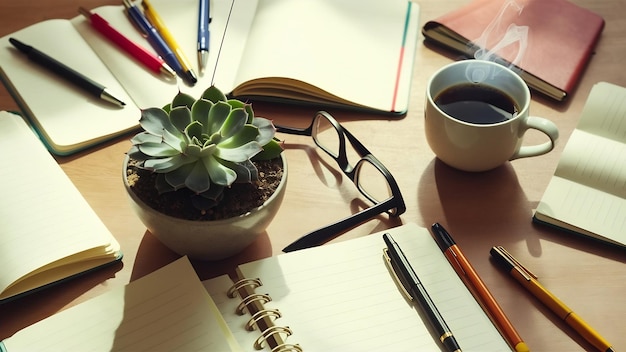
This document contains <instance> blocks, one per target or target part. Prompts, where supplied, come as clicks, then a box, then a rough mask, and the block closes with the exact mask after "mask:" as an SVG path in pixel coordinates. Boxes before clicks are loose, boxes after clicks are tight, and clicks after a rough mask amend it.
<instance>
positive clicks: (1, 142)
mask: <svg viewBox="0 0 626 352" xmlns="http://www.w3.org/2000/svg"><path fill="white" fill-rule="evenodd" d="M0 131H2V138H0V148H1V149H2V150H4V152H3V153H2V156H1V157H0V159H1V160H2V161H3V164H4V165H5V166H6V167H3V168H0V180H2V182H0V194H2V201H0V219H2V221H1V222H0V234H2V236H0V268H2V270H0V292H1V291H3V290H4V289H5V288H6V287H7V286H8V285H9V284H10V283H12V282H14V281H15V280H17V279H18V278H20V277H22V276H24V275H26V274H28V273H30V272H32V271H33V270H35V269H38V268H40V267H42V266H44V265H46V264H49V263H52V262H55V261H58V260H61V259H63V258H65V257H68V256H71V255H73V254H76V253H79V252H83V251H86V250H90V249H93V248H101V253H102V254H107V253H108V254H109V255H111V254H112V253H114V252H116V251H119V249H120V247H119V244H118V243H117V241H116V240H115V239H114V238H113V236H112V235H111V233H110V232H109V231H108V229H107V228H106V227H105V225H104V224H103V223H102V221H101V220H100V219H99V218H98V216H97V215H96V213H95V212H94V211H93V209H92V208H91V207H90V206H89V204H88V203H87V201H86V200H85V199H84V198H83V197H82V195H81V194H80V192H79V191H78V189H76V187H75V186H74V184H73V183H72V182H71V181H70V179H69V178H68V177H67V175H65V173H64V172H63V170H62V169H61V167H60V166H59V165H58V164H57V163H56V161H55V160H54V159H53V158H52V156H51V155H50V154H49V153H48V151H47V150H46V149H45V148H44V146H43V145H42V144H41V142H40V141H39V139H38V138H37V136H36V135H35V134H34V133H33V132H32V131H31V130H30V128H29V127H28V126H27V125H26V123H25V122H24V121H23V120H22V118H21V117H20V116H17V115H15V114H11V113H7V112H0ZM112 259H113V257H112V256H109V257H108V259H107V260H105V261H104V262H108V261H111V260H112ZM104 262H103V263H104ZM85 269H86V268H85ZM79 271H82V270H79ZM75 273H76V272H75ZM64 277H65V274H63V273H62V274H61V276H60V277H58V278H57V279H61V278H64Z"/></svg>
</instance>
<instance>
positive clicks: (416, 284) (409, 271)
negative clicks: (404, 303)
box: [383, 233, 461, 352]
mask: <svg viewBox="0 0 626 352" xmlns="http://www.w3.org/2000/svg"><path fill="white" fill-rule="evenodd" d="M383 240H384V241H385V244H386V245H387V248H386V250H385V251H384V253H385V257H386V259H387V261H388V262H389V263H390V264H391V268H392V270H393V271H394V273H395V274H396V276H397V277H398V279H399V281H401V282H400V284H401V285H403V287H404V285H405V283H406V285H408V289H407V293H408V294H409V296H410V298H411V299H412V300H414V301H417V302H418V303H419V305H420V307H421V308H422V310H423V311H424V312H425V313H426V315H427V317H428V321H429V322H430V324H431V325H432V327H433V329H435V331H437V333H438V334H439V341H441V343H442V344H443V345H444V346H445V348H446V349H447V350H448V351H450V352H460V351H461V347H459V344H458V343H457V342H456V339H455V338H454V335H452V331H451V330H450V328H449V327H448V324H446V322H445V320H444V319H443V316H442V315H441V313H439V310H438V309H437V307H436V306H435V303H434V302H433V300H432V299H431V298H430V296H429V295H428V292H426V288H425V287H424V285H422V283H421V282H420V279H419V278H418V277H417V274H416V273H415V271H414V270H413V267H411V264H410V263H409V261H408V260H407V259H406V256H405V255H404V253H403V252H402V249H400V246H399V245H398V243H397V242H396V241H395V240H394V239H393V237H391V235H390V234H388V233H386V234H384V235H383Z"/></svg>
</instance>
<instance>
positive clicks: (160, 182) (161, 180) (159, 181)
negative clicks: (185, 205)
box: [154, 174, 175, 194]
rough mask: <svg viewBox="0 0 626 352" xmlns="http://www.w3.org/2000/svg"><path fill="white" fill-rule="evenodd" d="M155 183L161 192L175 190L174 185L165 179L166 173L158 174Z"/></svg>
mask: <svg viewBox="0 0 626 352" xmlns="http://www.w3.org/2000/svg"><path fill="white" fill-rule="evenodd" d="M154 185H155V188H156V189H157V191H158V192H159V194H163V193H167V192H173V191H175V189H174V187H172V186H171V185H170V184H169V183H167V181H166V180H165V174H158V175H157V178H156V181H155V182H154Z"/></svg>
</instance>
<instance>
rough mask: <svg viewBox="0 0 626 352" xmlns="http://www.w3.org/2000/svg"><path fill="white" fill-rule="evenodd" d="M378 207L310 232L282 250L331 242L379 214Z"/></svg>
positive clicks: (294, 249) (293, 249) (292, 249)
mask: <svg viewBox="0 0 626 352" xmlns="http://www.w3.org/2000/svg"><path fill="white" fill-rule="evenodd" d="M378 205H380V204H378ZM378 205H376V206H373V207H371V208H367V209H364V210H362V211H360V212H358V213H356V214H353V215H350V216H348V217H347V218H344V219H342V220H339V221H337V222H335V223H334V224H331V225H328V226H326V227H322V228H321V229H318V230H315V231H313V232H310V233H308V234H306V235H304V236H302V237H300V238H298V239H297V240H295V241H294V242H292V243H291V244H289V245H288V246H287V247H285V248H283V252H293V251H297V250H300V249H305V248H310V247H316V246H319V245H322V244H324V243H326V242H328V241H330V240H332V239H333V238H335V237H338V236H339V235H341V234H342V233H344V232H345V231H347V230H349V229H351V228H353V227H356V226H357V225H360V224H362V223H364V222H366V221H367V220H370V219H371V218H373V217H375V216H376V215H378V214H380V213H381V212H382V211H381V210H380V209H379V207H378Z"/></svg>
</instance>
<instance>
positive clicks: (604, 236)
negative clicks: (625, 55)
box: [533, 82, 626, 248]
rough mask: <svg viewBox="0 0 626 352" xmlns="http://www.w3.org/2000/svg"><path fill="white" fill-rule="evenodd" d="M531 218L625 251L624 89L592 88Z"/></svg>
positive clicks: (625, 137) (611, 86)
mask: <svg viewBox="0 0 626 352" xmlns="http://www.w3.org/2000/svg"><path fill="white" fill-rule="evenodd" d="M533 219H534V220H535V221H536V222H538V223H543V224H548V225H551V226H555V227H557V228H560V229H565V230H567V231H568V232H569V233H574V234H579V235H583V236H586V237H589V238H593V239H597V240H600V241H603V242H605V243H609V244H612V245H615V246H618V247H621V248H626V232H625V231H624V229H626V88H624V87H620V86H617V85H614V84H611V83H607V82H600V83H597V84H596V85H595V86H594V87H593V89H592V90H591V93H590V94H589V97H588V98H587V102H586V103H585V107H584V108H583V111H582V114H581V116H580V120H579V121H578V125H577V127H576V129H575V130H574V132H573V133H572V135H571V136H570V138H569V140H568V141H567V145H565V149H563V153H562V155H561V158H560V160H559V164H558V166H557V168H556V171H555V172H554V176H553V177H552V179H551V180H550V183H549V184H548V188H547V189H546V191H545V193H544V195H543V197H542V199H541V201H540V202H539V205H538V207H537V210H536V212H535V215H534V217H533Z"/></svg>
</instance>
